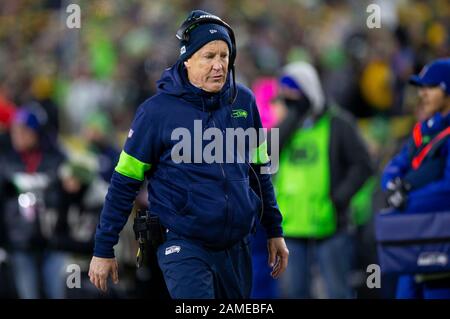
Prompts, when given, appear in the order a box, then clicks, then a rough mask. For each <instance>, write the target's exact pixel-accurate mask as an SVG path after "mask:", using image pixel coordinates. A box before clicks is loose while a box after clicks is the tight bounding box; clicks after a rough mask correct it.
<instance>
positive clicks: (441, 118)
mask: <svg viewBox="0 0 450 319" xmlns="http://www.w3.org/2000/svg"><path fill="white" fill-rule="evenodd" d="M411 83H412V84H414V85H417V86H419V97H420V100H421V108H422V110H423V112H424V117H425V119H424V120H423V121H419V122H418V123H417V124H416V126H415V127H414V130H413V132H412V137H411V138H410V139H409V140H408V141H407V143H406V144H405V145H404V146H403V148H402V150H401V151H400V153H399V154H398V155H396V156H395V157H394V158H393V159H392V160H391V161H390V162H389V164H388V165H387V166H386V168H385V169H384V173H383V178H382V184H383V188H384V189H385V190H386V191H387V192H388V196H387V202H388V204H389V206H390V207H392V208H394V209H396V210H402V211H404V213H405V214H411V213H423V212H429V213H435V212H440V211H444V212H445V211H448V210H449V209H450V203H449V200H448V199H449V197H450V157H449V150H450V138H449V136H450V131H449V126H450V97H449V95H450V59H448V58H447V59H441V60H437V61H434V62H433V63H430V64H429V65H427V66H425V67H424V68H423V70H422V72H421V73H420V74H419V75H417V76H413V77H411ZM405 222H407V219H405ZM397 298H402V299H403V298H406V299H412V298H419V299H422V298H423V299H435V298H437V299H444V298H445V299H450V274H449V273H441V274H437V275H436V274H434V275H433V274H431V275H430V274H427V275H416V276H414V275H410V274H408V275H405V274H404V275H402V276H400V278H399V280H398V284H397Z"/></svg>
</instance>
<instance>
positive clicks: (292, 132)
mask: <svg viewBox="0 0 450 319" xmlns="http://www.w3.org/2000/svg"><path fill="white" fill-rule="evenodd" d="M280 97H281V98H282V99H283V101H284V104H285V105H286V108H287V116H286V117H285V119H284V120H283V121H282V123H280V145H281V157H280V169H279V172H278V174H277V176H276V180H275V188H276V193H277V198H278V202H279V204H280V208H281V211H282V212H283V230H284V233H285V236H286V242H287V244H288V246H289V249H290V250H291V266H290V267H289V269H288V271H287V272H286V274H285V276H283V278H282V284H283V285H282V286H283V294H284V296H285V297H289V298H308V297H310V271H311V264H312V260H313V257H312V256H313V255H312V252H314V253H315V255H316V256H317V260H318V263H319V266H320V272H321V275H322V277H323V279H324V283H325V287H326V293H327V297H328V298H350V297H352V293H351V290H350V285H349V281H348V279H349V271H350V269H351V246H352V242H351V237H350V234H349V232H348V228H349V227H348V226H349V224H350V221H349V215H350V214H349V204H350V200H351V198H352V197H353V195H354V194H355V193H356V192H357V191H358V190H359V189H360V187H361V186H362V185H363V184H364V182H365V181H366V180H367V178H368V177H369V176H370V174H371V172H372V167H371V165H370V158H369V154H368V151H367V148H366V146H365V145H364V142H363V140H362V138H361V137H360V135H359V132H358V130H357V127H356V125H355V123H354V120H353V119H352V118H351V117H350V116H349V115H348V114H346V113H344V111H343V110H340V109H338V108H337V107H334V106H330V105H328V104H327V103H326V100H325V96H324V93H323V90H322V86H321V84H320V80H319V77H318V74H317V72H316V70H315V69H314V67H313V66H312V65H310V64H308V63H305V62H295V63H292V64H289V65H287V66H286V67H285V68H284V69H283V71H282V76H281V78H280ZM313 248H315V249H313ZM293 265H294V266H293Z"/></svg>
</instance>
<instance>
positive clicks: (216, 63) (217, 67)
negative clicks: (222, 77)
mask: <svg viewBox="0 0 450 319" xmlns="http://www.w3.org/2000/svg"><path fill="white" fill-rule="evenodd" d="M223 68H224V65H223V62H222V61H220V59H214V62H213V70H214V71H220V70H222V69H223Z"/></svg>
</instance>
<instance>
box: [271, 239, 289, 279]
mask: <svg viewBox="0 0 450 319" xmlns="http://www.w3.org/2000/svg"><path fill="white" fill-rule="evenodd" d="M267 248H268V250H269V266H270V267H272V272H271V273H270V274H271V275H272V277H273V278H274V279H278V277H280V275H281V274H282V273H283V272H284V271H285V270H286V267H287V265H288V258H289V250H288V249H287V247H286V243H285V242H284V238H283V237H277V238H270V239H269V240H268V241H267Z"/></svg>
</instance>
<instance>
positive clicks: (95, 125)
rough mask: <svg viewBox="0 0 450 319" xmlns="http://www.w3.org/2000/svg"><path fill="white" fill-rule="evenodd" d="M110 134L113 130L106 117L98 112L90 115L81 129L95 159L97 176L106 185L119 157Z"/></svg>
mask: <svg viewBox="0 0 450 319" xmlns="http://www.w3.org/2000/svg"><path fill="white" fill-rule="evenodd" d="M111 132H113V129H112V125H111V122H110V120H109V119H108V116H107V115H106V114H103V113H100V112H99V113H93V114H90V115H89V116H88V118H87V120H86V124H85V125H84V129H83V135H84V138H85V139H86V141H87V143H88V148H89V150H90V151H91V152H92V153H93V154H95V155H96V157H97V161H98V168H99V174H100V176H101V177H102V179H103V180H104V181H105V182H106V183H109V181H110V180H111V176H112V174H113V172H114V168H115V167H116V164H117V161H118V160H119V155H120V151H119V150H118V149H117V148H116V147H114V145H113V143H112V136H111Z"/></svg>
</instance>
